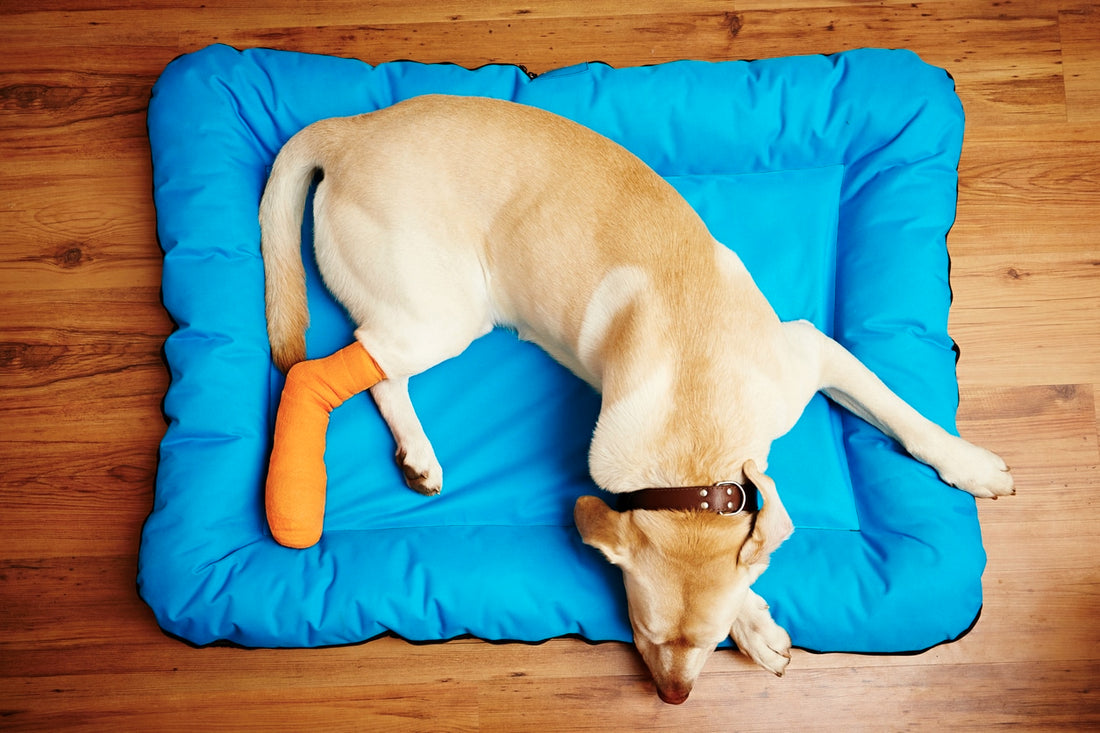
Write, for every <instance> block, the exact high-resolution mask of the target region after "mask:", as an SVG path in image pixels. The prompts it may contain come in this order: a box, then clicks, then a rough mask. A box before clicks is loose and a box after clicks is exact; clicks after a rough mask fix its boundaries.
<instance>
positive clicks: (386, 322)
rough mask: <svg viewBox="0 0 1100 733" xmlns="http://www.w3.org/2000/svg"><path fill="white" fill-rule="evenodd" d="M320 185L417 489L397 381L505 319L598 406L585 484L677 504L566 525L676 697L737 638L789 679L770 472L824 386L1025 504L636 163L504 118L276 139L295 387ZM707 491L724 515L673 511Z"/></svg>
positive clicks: (424, 119) (779, 507)
mask: <svg viewBox="0 0 1100 733" xmlns="http://www.w3.org/2000/svg"><path fill="white" fill-rule="evenodd" d="M318 172H319V173H320V174H321V176H322V178H321V180H320V182H319V183H318V184H317V188H316V193H315V198H314V204H313V205H314V221H315V233H314V245H315V253H316V259H317V263H318V265H319V268H320V272H321V274H322V277H323V279H324V282H325V284H326V286H327V287H328V288H329V290H330V291H331V292H332V294H333V295H334V296H335V297H336V299H337V300H339V302H340V303H341V304H342V305H343V306H344V307H345V308H346V310H347V312H348V313H349V314H350V316H351V318H352V319H353V321H354V323H355V325H356V330H355V338H356V340H357V341H358V342H359V343H361V344H362V346H363V347H364V348H365V349H367V350H368V351H369V352H370V354H371V355H372V356H373V357H374V359H375V361H376V362H377V363H378V365H379V366H380V367H381V369H382V370H383V371H384V372H385V374H386V375H387V379H385V380H384V381H382V382H380V383H379V384H377V385H376V386H374V387H372V388H371V394H372V397H373V398H374V401H375V402H376V404H377V407H378V410H379V412H380V414H381V415H382V417H383V418H384V419H385V421H386V423H387V424H388V426H389V428H390V429H391V431H392V433H393V437H394V440H395V443H396V446H397V450H396V460H397V462H398V464H399V466H400V467H401V470H402V472H403V474H404V476H405V480H406V482H407V484H408V485H409V487H411V488H412V489H414V490H416V491H418V492H420V493H422V494H425V495H434V494H437V493H439V491H440V490H441V489H442V487H443V471H442V468H441V467H440V465H439V462H438V461H437V460H436V457H435V454H434V452H433V450H432V445H431V443H430V442H429V440H428V438H427V436H426V435H425V434H424V430H423V428H422V427H421V425H420V422H419V420H418V418H417V416H416V412H415V411H414V409H413V405H412V403H411V401H410V399H409V392H408V378H409V377H410V376H412V375H414V374H419V373H420V372H423V371H425V370H427V369H430V368H431V367H433V366H435V365H436V364H439V363H440V362H442V361H444V360H446V359H449V358H451V357H454V356H457V355H458V354H460V353H461V352H462V351H463V350H465V349H466V347H467V346H468V345H469V344H470V343H471V342H472V341H473V340H475V339H477V338H478V337H480V336H483V335H485V334H487V333H488V332H489V331H490V330H491V329H493V328H494V327H496V326H505V327H508V328H511V329H514V330H515V331H516V333H517V334H518V336H519V337H520V338H521V339H525V340H529V341H532V342H534V343H536V344H538V345H539V346H540V347H542V348H543V349H544V350H546V351H547V352H548V353H549V354H550V355H551V356H552V357H553V358H555V359H556V360H557V361H559V362H560V363H562V364H563V365H564V366H566V367H567V368H569V369H570V370H571V371H573V373H575V374H576V375H577V376H579V377H580V378H582V379H584V380H585V381H586V382H588V383H589V384H591V385H592V386H593V387H594V388H596V389H597V390H598V391H599V392H600V393H601V395H602V397H601V399H602V402H601V409H600V414H599V419H598V421H597V425H596V428H595V430H594V433H593V437H592V443H591V448H590V452H589V469H590V472H591V475H592V478H593V479H594V481H595V482H596V484H598V485H599V486H600V487H601V488H602V489H604V490H606V491H607V492H610V493H612V494H620V495H624V496H626V495H628V494H631V495H632V494H634V493H635V492H636V491H637V490H639V489H660V488H668V487H676V488H677V490H676V491H670V492H666V493H667V494H668V495H669V496H672V495H674V494H675V495H677V496H678V497H679V499H677V501H674V502H672V503H671V504H662V503H661V502H660V501H658V502H657V505H656V506H657V508H636V509H631V510H628V511H617V510H616V509H613V508H611V507H610V506H608V504H606V503H605V502H604V501H603V500H601V499H600V498H597V497H594V496H587V497H582V498H580V499H579V500H578V501H577V503H576V505H575V508H574V517H575V520H576V525H577V529H578V531H579V532H580V535H581V537H582V539H583V540H584V542H585V543H587V544H589V545H591V546H593V547H595V548H597V549H598V550H600V551H601V552H602V553H603V554H604V555H605V556H606V557H607V559H608V560H609V561H610V562H612V563H614V564H615V565H617V566H619V567H620V568H621V569H622V573H623V579H624V583H625V586H626V595H627V600H628V608H629V616H630V622H631V625H632V627H633V633H634V641H635V644H636V646H637V648H638V650H639V652H640V653H641V656H642V658H643V660H644V662H645V664H646V665H647V667H648V668H649V670H650V672H651V674H652V676H653V680H654V683H655V685H656V688H657V691H658V694H659V695H660V697H661V699H662V700H664V701H665V702H668V703H673V704H678V703H682V702H684V700H686V699H687V697H688V695H689V693H690V692H691V690H692V687H693V685H694V683H695V681H696V679H697V677H698V676H699V674H700V671H701V669H702V667H703V665H704V662H705V661H706V660H707V658H708V657H709V656H710V654H711V652H712V651H713V650H714V648H715V646H716V645H717V644H718V643H719V642H721V641H722V640H724V639H725V638H726V637H727V636H729V637H732V638H733V640H734V642H735V643H736V645H737V647H738V649H740V651H741V652H743V653H744V654H746V655H747V656H748V657H750V658H751V659H752V660H753V661H755V662H756V663H757V664H759V665H760V666H762V667H764V668H765V669H767V670H770V671H771V672H773V673H775V674H777V675H781V674H782V673H783V671H784V670H785V668H786V666H787V664H788V662H789V660H790V646H791V641H790V637H789V636H788V635H787V633H786V631H784V630H783V629H782V628H781V627H780V626H779V625H778V624H776V623H775V621H774V620H772V618H771V615H770V613H769V611H768V606H767V604H766V603H765V602H764V600H763V599H762V598H761V597H760V596H758V595H756V594H755V593H754V592H753V591H752V590H751V587H750V586H751V585H752V583H753V582H754V581H755V580H756V579H757V577H759V576H760V574H761V573H762V572H763V571H764V569H765V568H766V567H767V564H768V558H769V556H770V554H771V553H772V551H774V550H775V549H776V548H777V547H778V546H779V545H780V543H782V542H783V541H784V539H786V538H787V536H788V535H789V534H790V533H791V532H792V531H793V526H792V524H791V521H790V518H789V516H788V515H787V512H786V510H785V509H784V508H783V504H782V501H781V500H780V498H779V495H778V493H777V492H776V489H775V485H774V483H773V482H772V481H771V479H769V478H768V476H767V474H766V473H765V472H766V470H767V465H768V452H769V449H770V446H771V444H772V441H774V440H775V439H777V438H778V437H780V436H782V435H783V434H785V433H786V432H787V431H788V430H789V429H790V428H791V427H792V426H793V425H794V424H795V421H796V420H797V419H798V418H799V416H800V415H801V414H802V411H803V409H804V407H805V406H806V404H807V403H808V402H809V400H810V399H811V397H812V396H813V395H814V394H815V393H816V392H818V391H822V392H824V393H825V394H826V395H827V396H828V397H829V398H830V399H832V400H833V401H834V402H836V403H838V404H840V405H842V406H843V407H845V408H847V409H848V410H850V411H852V412H853V413H855V414H856V415H858V416H859V417H861V418H863V419H864V420H866V421H868V422H870V423H871V424H872V425H874V426H876V427H878V428H879V429H881V430H882V431H883V432H884V433H886V434H887V435H890V436H892V437H893V438H895V439H896V440H897V441H898V442H900V443H901V445H902V446H904V448H905V449H906V450H907V451H908V452H909V453H910V454H911V455H913V456H914V457H915V458H917V459H919V460H921V461H923V462H925V463H927V464H929V465H930V466H932V467H933V468H935V469H936V470H937V471H938V472H939V475H940V476H941V478H942V479H943V480H944V481H946V482H947V483H949V484H951V485H953V486H956V487H958V488H959V489H962V490H964V491H967V492H969V493H971V494H973V495H974V496H977V497H992V498H996V497H998V496H1004V495H1007V494H1011V493H1013V492H1014V489H1013V480H1012V476H1011V474H1010V473H1009V471H1008V468H1007V467H1006V466H1005V463H1004V461H1003V460H1001V459H1000V458H999V457H998V456H997V455H995V454H994V453H991V452H990V451H987V450H985V449H983V448H979V447H977V446H975V445H972V444H970V443H968V442H966V441H965V440H962V439H961V438H958V437H955V436H952V435H951V434H949V433H947V432H946V431H944V430H943V429H941V428H940V427H938V426H937V425H935V424H934V423H932V422H930V421H929V420H926V419H925V418H924V417H922V416H921V415H920V414H919V413H918V412H917V411H916V410H914V409H913V408H912V407H910V406H909V405H908V404H906V403H905V402H904V401H902V400H901V399H900V398H899V397H897V396H896V395H895V394H893V393H892V392H891V391H890V390H889V388H887V387H886V386H885V385H884V384H883V383H882V382H881V381H880V380H879V379H878V378H877V377H876V376H875V375H874V374H872V373H871V372H870V371H869V370H868V369H867V368H866V367H865V366H863V364H861V363H860V362H859V361H858V360H857V359H856V358H855V357H854V356H852V355H851V354H850V353H849V352H848V351H847V350H846V349H844V348H843V347H842V346H841V345H839V344H838V343H837V342H835V341H833V340H832V339H831V338H829V337H827V336H826V335H824V334H823V333H821V332H820V331H818V330H817V329H816V328H814V327H813V326H812V325H811V324H809V323H807V322H804V321H795V322H781V321H780V319H779V318H778V316H777V315H776V314H775V312H774V311H773V310H772V308H771V306H770V305H769V304H768V302H767V300H765V298H764V296H763V295H762V294H761V292H760V291H759V290H758V289H757V287H756V285H755V284H754V282H753V280H752V277H751V276H750V274H749V273H748V271H747V270H746V269H745V267H744V266H743V264H742V263H741V260H740V259H739V258H738V257H737V255H736V254H735V253H734V252H733V251H731V250H729V249H728V248H726V247H725V246H723V245H722V244H721V243H719V242H717V241H716V240H715V239H714V237H713V236H712V235H711V234H710V232H709V231H708V230H707V227H706V226H705V224H704V223H703V221H702V220H701V219H700V218H699V216H698V215H697V214H696V213H695V211H694V210H693V209H692V208H691V206H690V205H689V204H688V203H687V202H686V201H685V200H684V199H683V198H681V197H680V195H679V194H678V193H676V191H675V190H674V189H673V188H672V186H670V185H669V184H668V183H667V182H666V181H665V180H664V179H662V178H661V177H660V176H659V175H657V174H656V173H655V172H654V171H652V170H651V169H650V168H648V167H647V166H646V165H645V164H644V163H643V162H642V161H641V160H639V159H638V158H637V157H635V156H634V155H633V154H631V153H630V152H629V151H627V150H626V149H624V148H622V147H621V146H619V145H618V144H616V143H614V142H612V141H610V140H608V139H607V138H605V137H603V136H601V135H599V134H597V133H595V132H593V131H591V130H589V129H587V128H585V127H583V126H581V125H579V124H577V123H574V122H572V121H569V120H566V119H564V118H562V117H559V116H557V115H554V114H551V113H549V112H546V111H543V110H539V109H536V108H533V107H527V106H524V105H520V104H515V103H512V102H506V101H500V100H494V99H485V98H476V97H451V96H442V95H429V96H423V97H416V98H413V99H410V100H407V101H403V102H400V103H398V104H395V105H394V106H392V107H388V108H385V109H382V110H379V111H376V112H372V113H369V114H364V115H359V116H354V117H343V118H333V119H327V120H322V121H319V122H316V123H314V124H312V125H310V126H308V127H306V128H305V129H303V130H302V131H301V132H299V133H298V134H297V135H295V136H294V137H293V138H292V139H290V140H289V141H288V142H287V143H286V145H285V146H284V147H283V149H282V150H281V151H280V153H279V154H278V156H277V158H276V160H275V163H274V166H273V168H272V171H271V175H270V178H269V180H268V182H267V186H266V189H265V191H264V194H263V199H262V202H261V205H260V224H261V231H262V251H263V259H264V268H265V278H266V307H267V319H268V331H269V337H270V342H271V350H272V356H273V359H274V361H275V363H276V364H277V365H278V367H280V368H281V369H283V370H287V369H289V368H290V367H291V366H292V365H293V364H295V363H297V362H299V361H301V360H303V359H304V358H305V335H304V334H305V329H306V327H307V324H308V318H309V315H308V311H307V307H306V288H305V273H304V269H303V264H302V258H301V250H300V232H301V223H302V216H303V209H304V206H305V203H306V200H307V197H308V191H309V188H310V186H311V185H312V183H313V181H314V179H315V177H316V175H317V174H318ZM678 487H690V488H688V490H687V492H682V491H679V489H678ZM754 490H755V491H754ZM757 492H758V494H759V498H760V499H762V500H763V504H762V506H761V507H759V510H758V511H753V509H755V508H756V507H755V506H754V503H755V501H754V499H755V497H752V496H750V495H751V494H755V493H757ZM650 493H651V494H652V493H653V492H650ZM657 493H660V492H657ZM703 493H707V494H708V495H710V496H711V497H712V498H714V499H715V500H714V502H713V504H712V503H711V502H708V501H705V500H703V501H698V500H695V499H693V500H692V501H695V502H696V503H695V504H691V503H690V502H689V503H688V504H684V503H683V502H680V499H682V498H683V496H685V495H686V494H691V495H693V496H694V495H695V494H699V495H702V494H703ZM719 494H720V497H719V496H718V495H719ZM716 497H717V498H716ZM651 498H652V497H651ZM651 504H652V502H651ZM639 506H641V505H639ZM735 509H736V510H740V511H735Z"/></svg>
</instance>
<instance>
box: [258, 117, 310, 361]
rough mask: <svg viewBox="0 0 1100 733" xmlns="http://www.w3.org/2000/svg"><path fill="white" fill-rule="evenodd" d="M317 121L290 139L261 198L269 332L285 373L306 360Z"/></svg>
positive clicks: (281, 151) (262, 248)
mask: <svg viewBox="0 0 1100 733" xmlns="http://www.w3.org/2000/svg"><path fill="white" fill-rule="evenodd" d="M321 137H322V136H320V135H318V134H317V130H316V125H311V126H310V127H307V128H305V129H304V130H302V131H301V132H299V133H298V134H297V135H295V136H294V137H292V138H291V139H290V140H288V141H287V143H286V145H284V146H283V149H282V150H280V151H279V155H278V156H276V158H275V164H274V165H273V166H272V168H271V175H270V176H269V177H268V179H267V187H266V188H265V189H264V195H263V199H262V200H261V201H260V236H261V244H260V248H261V251H262V252H263V259H264V277H265V299H266V303H267V336H268V340H269V341H270V342H271V358H272V359H273V360H274V361H275V364H276V366H278V367H279V368H280V369H282V370H283V371H284V372H285V371H287V370H289V369H290V367H292V366H294V365H295V364H297V363H298V362H300V361H302V360H303V359H305V358H306V335H305V334H306V328H307V327H308V326H309V307H308V304H307V302H306V272H305V267H304V266H303V265H302V242H301V233H302V216H303V209H304V208H305V205H306V198H307V196H308V194H309V187H310V184H311V183H312V182H313V176H314V174H315V173H316V172H317V170H319V169H320V168H321V167H322V150H321V149H320V145H321Z"/></svg>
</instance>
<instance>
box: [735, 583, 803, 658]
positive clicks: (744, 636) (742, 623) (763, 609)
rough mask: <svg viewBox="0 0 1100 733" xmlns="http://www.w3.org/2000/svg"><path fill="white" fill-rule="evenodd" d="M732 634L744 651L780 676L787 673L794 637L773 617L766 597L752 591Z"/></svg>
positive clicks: (739, 647) (743, 652) (742, 651)
mask: <svg viewBox="0 0 1100 733" xmlns="http://www.w3.org/2000/svg"><path fill="white" fill-rule="evenodd" d="M730 636H731V637H732V638H733V640H734V642H735V643H736V644H737V648H738V649H740V650H741V653H742V654H744V655H745V656H747V657H748V658H749V659H751V660H752V661H754V662H756V663H757V664H759V665H760V666H761V667H763V668H764V669H766V670H768V671H769V672H771V673H772V674H774V675H776V676H777V677H782V676H783V673H784V672H785V671H786V670H787V665H788V664H790V662H791V637H790V635H789V634H788V633H787V631H786V629H784V628H783V627H782V626H780V625H779V624H777V623H776V622H775V620H774V619H772V616H771V613H770V612H769V610H768V604H767V603H766V602H765V601H764V599H763V598H761V597H760V596H758V595H756V594H755V593H753V592H752V591H749V597H748V599H747V600H746V601H745V606H744V608H743V609H742V611H741V615H740V616H739V617H738V619H737V621H735V622H734V624H733V628H731V629H730Z"/></svg>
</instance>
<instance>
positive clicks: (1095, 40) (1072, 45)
mask: <svg viewBox="0 0 1100 733" xmlns="http://www.w3.org/2000/svg"><path fill="white" fill-rule="evenodd" d="M1058 25H1059V28H1060V31H1061V37H1062V60H1063V64H1064V66H1065V69H1064V74H1065V82H1066V117H1067V119H1069V120H1070V121H1072V122H1086V121H1090V122H1096V121H1098V120H1100V8H1097V6H1096V5H1095V4H1094V3H1070V4H1069V6H1068V7H1065V6H1063V7H1062V9H1061V11H1060V12H1059V13H1058Z"/></svg>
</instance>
